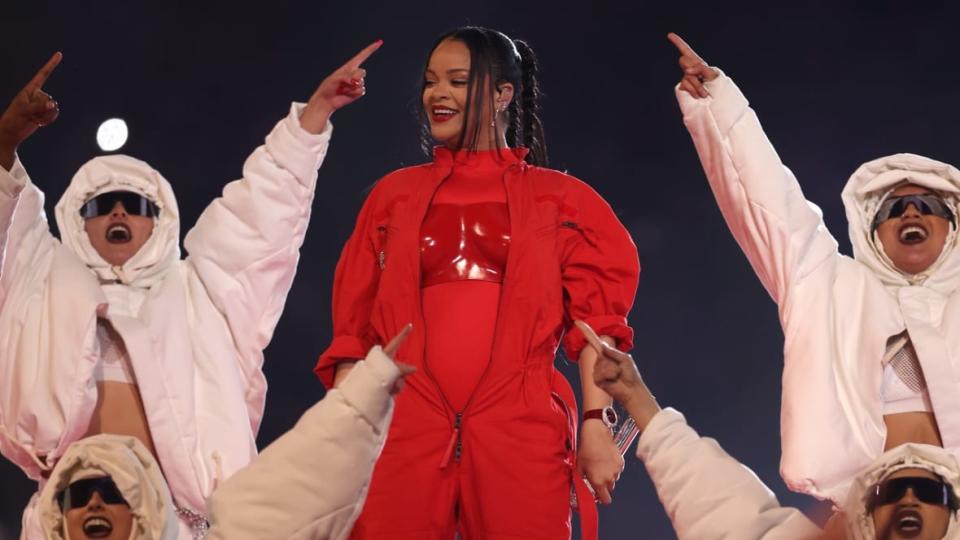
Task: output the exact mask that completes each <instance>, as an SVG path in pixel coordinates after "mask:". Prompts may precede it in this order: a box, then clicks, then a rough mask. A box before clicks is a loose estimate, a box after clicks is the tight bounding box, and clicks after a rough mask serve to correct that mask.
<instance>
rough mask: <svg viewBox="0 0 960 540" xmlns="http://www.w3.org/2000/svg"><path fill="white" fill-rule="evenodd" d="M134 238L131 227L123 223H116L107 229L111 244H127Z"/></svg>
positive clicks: (108, 240)
mask: <svg viewBox="0 0 960 540" xmlns="http://www.w3.org/2000/svg"><path fill="white" fill-rule="evenodd" d="M132 239H133V234H131V232H130V227H127V226H126V225H124V224H123V223H114V224H113V225H111V226H110V227H109V228H108V229H107V242H110V243H111V244H125V243H127V242H129V241H130V240H132Z"/></svg>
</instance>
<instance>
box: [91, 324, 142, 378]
mask: <svg viewBox="0 0 960 540" xmlns="http://www.w3.org/2000/svg"><path fill="white" fill-rule="evenodd" d="M97 343H98V344H99V345H100V360H99V361H98V362H97V367H95V368H94V370H93V376H94V378H95V379H96V380H97V381H114V382H122V383H127V384H137V379H136V377H134V374H133V367H132V366H131V365H130V355H129V354H127V347H126V345H124V343H123V338H122V337H120V334H118V333H117V331H116V330H114V328H113V326H112V325H111V324H110V322H109V321H107V320H105V319H97Z"/></svg>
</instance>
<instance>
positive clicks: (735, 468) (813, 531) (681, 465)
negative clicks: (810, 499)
mask: <svg viewBox="0 0 960 540" xmlns="http://www.w3.org/2000/svg"><path fill="white" fill-rule="evenodd" d="M637 457H639V458H640V459H641V460H643V462H644V465H646V467H647V472H648V473H649V474H650V480H651V481H652V482H653V485H654V487H655V488H656V490H657V496H659V497H660V502H662V503H663V508H664V510H666V512H667V515H668V516H670V521H671V522H672V523H673V528H674V530H675V531H676V533H677V537H678V538H681V539H682V538H698V539H702V540H710V539H714V538H715V539H717V540H720V539H724V540H738V539H739V540H757V539H761V538H762V539H764V540H773V539H780V540H799V539H804V538H809V539H813V538H819V537H821V534H822V531H820V529H819V528H817V527H816V525H814V524H813V523H812V522H811V521H810V520H809V519H807V518H806V516H804V515H803V513H802V512H800V511H799V510H797V509H795V508H785V507H782V506H780V503H779V502H778V501H777V497H776V496H775V495H774V494H773V492H771V491H770V489H769V488H767V486H766V485H764V483H763V482H762V481H761V480H760V479H759V478H757V475H756V474H754V472H753V471H751V470H750V469H748V468H747V467H745V466H744V465H743V464H741V463H740V462H739V461H737V460H736V459H734V458H733V457H731V456H730V455H729V454H727V453H726V452H724V450H723V448H721V447H720V445H719V444H717V442H716V441H714V440H713V439H708V438H704V437H700V435H698V434H697V432H696V431H694V430H693V429H692V428H691V427H690V426H688V425H687V422H686V420H685V419H684V417H683V415H682V414H680V413H679V412H677V411H676V410H674V409H664V410H662V411H660V413H658V414H657V415H656V416H654V417H653V420H651V421H650V424H649V425H648V426H647V428H646V429H645V430H644V432H643V434H642V435H641V436H640V441H639V443H638V444H637Z"/></svg>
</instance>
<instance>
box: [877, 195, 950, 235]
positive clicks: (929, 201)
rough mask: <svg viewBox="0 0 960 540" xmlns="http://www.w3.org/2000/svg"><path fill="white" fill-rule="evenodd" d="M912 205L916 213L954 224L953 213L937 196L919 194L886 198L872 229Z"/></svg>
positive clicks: (901, 213)
mask: <svg viewBox="0 0 960 540" xmlns="http://www.w3.org/2000/svg"><path fill="white" fill-rule="evenodd" d="M911 204H912V205H913V206H914V207H915V208H916V209H917V211H918V212H920V213H921V214H923V215H925V216H930V215H933V216H940V217H942V218H943V219H946V220H948V221H950V223H953V224H954V225H956V223H955V222H954V217H953V212H951V211H950V207H948V206H947V203H945V202H944V201H943V199H942V198H940V196H939V195H936V194H933V193H920V194H916V195H901V196H898V197H887V199H886V200H885V201H883V203H882V204H880V208H879V209H878V210H877V214H876V215H875V216H874V217H873V228H874V229H876V228H877V227H878V226H879V225H880V224H881V223H883V222H884V221H886V220H888V219H891V218H898V217H900V216H902V215H903V213H904V212H906V211H907V207H908V206H910V205H911Z"/></svg>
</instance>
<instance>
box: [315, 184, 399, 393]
mask: <svg viewBox="0 0 960 540" xmlns="http://www.w3.org/2000/svg"><path fill="white" fill-rule="evenodd" d="M381 185H382V183H378V185H377V186H376V187H374V189H373V191H372V192H371V193H370V196H369V197H367V200H366V201H365V202H364V204H363V208H362V209H361V210H360V215H359V216H358V217H357V223H356V225H355V227H354V230H353V233H351V235H350V238H349V239H348V240H347V243H346V245H345V246H344V248H343V251H342V252H341V254H340V260H339V261H338V262H337V269H336V272H335V273H334V278H333V301H332V308H333V341H332V342H331V343H330V346H329V347H327V349H326V350H325V351H323V353H322V354H321V355H320V359H319V360H318V361H317V365H316V367H315V368H314V372H315V373H316V374H317V376H318V377H319V378H320V380H321V381H322V382H323V384H324V385H325V386H326V387H327V388H331V387H332V386H333V376H334V373H335V372H336V366H337V364H339V363H341V362H353V361H356V360H358V359H360V358H363V357H364V355H365V354H366V352H367V351H368V350H370V348H371V347H373V346H374V345H375V344H376V340H377V337H376V335H375V333H374V331H373V327H372V326H371V324H370V311H371V309H372V308H373V302H374V299H375V297H376V293H377V288H378V285H379V283H380V271H381V270H380V261H379V259H378V257H379V251H380V250H381V249H382V248H383V246H378V245H376V243H377V239H378V238H379V237H380V236H385V231H384V232H383V234H382V235H381V232H380V231H377V230H376V229H377V226H376V220H375V215H376V213H377V210H376V208H377V200H378V198H379V193H380V186H381Z"/></svg>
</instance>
